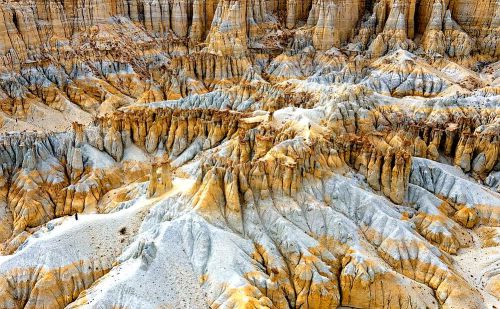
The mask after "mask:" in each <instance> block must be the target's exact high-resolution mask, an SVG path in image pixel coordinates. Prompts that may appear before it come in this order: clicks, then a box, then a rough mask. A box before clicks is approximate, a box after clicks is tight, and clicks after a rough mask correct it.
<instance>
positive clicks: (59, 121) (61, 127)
mask: <svg viewBox="0 0 500 309" xmlns="http://www.w3.org/2000/svg"><path fill="white" fill-rule="evenodd" d="M0 119H1V124H2V125H1V127H0V133H7V132H14V131H38V132H65V131H69V130H71V124H72V123H73V122H79V123H82V124H88V123H90V122H92V115H91V114H90V113H87V112H85V111H83V110H81V109H80V108H79V107H77V106H76V105H73V104H70V103H68V106H67V109H66V110H65V111H62V112H61V111H58V110H55V109H52V108H50V107H49V106H47V105H44V104H37V103H35V104H32V105H31V106H30V109H29V110H28V112H27V115H26V118H25V119H17V120H16V118H15V117H12V116H9V115H7V114H5V113H4V112H0Z"/></svg>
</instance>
